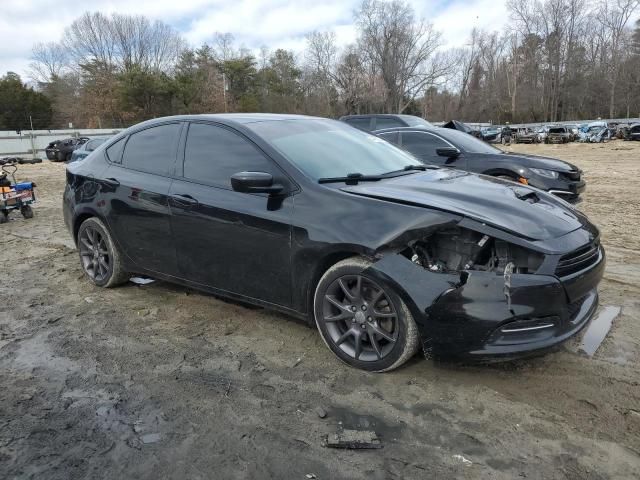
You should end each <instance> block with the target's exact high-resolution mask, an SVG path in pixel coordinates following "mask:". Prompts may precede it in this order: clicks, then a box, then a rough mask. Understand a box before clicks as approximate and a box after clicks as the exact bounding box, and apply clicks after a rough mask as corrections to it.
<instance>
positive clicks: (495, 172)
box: [482, 168, 521, 180]
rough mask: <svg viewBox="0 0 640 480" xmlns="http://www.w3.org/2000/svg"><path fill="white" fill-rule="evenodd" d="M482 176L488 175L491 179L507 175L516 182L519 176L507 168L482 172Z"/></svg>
mask: <svg viewBox="0 0 640 480" xmlns="http://www.w3.org/2000/svg"><path fill="white" fill-rule="evenodd" d="M482 174H483V175H489V176H491V177H497V176H498V175H507V176H509V177H511V178H513V179H514V180H517V179H518V178H519V177H520V176H521V175H520V174H519V173H516V172H514V171H513V170H509V169H508V168H491V169H489V170H486V171H484V172H482Z"/></svg>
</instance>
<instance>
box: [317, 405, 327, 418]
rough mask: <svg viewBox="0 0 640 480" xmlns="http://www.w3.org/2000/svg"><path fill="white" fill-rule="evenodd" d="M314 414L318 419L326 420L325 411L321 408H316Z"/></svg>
mask: <svg viewBox="0 0 640 480" xmlns="http://www.w3.org/2000/svg"><path fill="white" fill-rule="evenodd" d="M316 413H317V414H318V416H319V417H320V418H326V417H327V411H326V410H325V409H324V408H322V407H316Z"/></svg>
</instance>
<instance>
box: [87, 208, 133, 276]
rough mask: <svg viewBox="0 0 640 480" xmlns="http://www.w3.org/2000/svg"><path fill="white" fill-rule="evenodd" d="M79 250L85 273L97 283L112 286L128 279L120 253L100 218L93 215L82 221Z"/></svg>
mask: <svg viewBox="0 0 640 480" xmlns="http://www.w3.org/2000/svg"><path fill="white" fill-rule="evenodd" d="M78 252H79V253H80V264H81V265H82V270H83V271H84V274H85V275H86V276H87V277H88V278H89V280H91V281H92V282H93V283H94V284H95V285H97V286H99V287H106V288H110V287H115V286H117V285H120V284H122V283H125V282H126V281H127V280H128V278H129V275H128V273H127V272H126V271H125V270H124V268H123V264H122V260H121V258H120V253H119V252H118V249H117V248H116V245H115V243H114V242H113V240H112V239H111V235H109V231H108V230H107V227H105V225H104V223H102V221H101V220H100V219H98V218H95V217H91V218H88V219H86V220H85V221H84V222H82V225H80V229H79V230H78Z"/></svg>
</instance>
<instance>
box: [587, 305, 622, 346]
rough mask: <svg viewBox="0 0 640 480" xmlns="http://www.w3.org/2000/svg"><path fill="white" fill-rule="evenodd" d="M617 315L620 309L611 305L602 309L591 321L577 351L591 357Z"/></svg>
mask: <svg viewBox="0 0 640 480" xmlns="http://www.w3.org/2000/svg"><path fill="white" fill-rule="evenodd" d="M618 315H620V307H614V306H611V305H609V306H606V307H604V308H603V309H602V310H601V311H600V313H599V314H598V316H597V317H596V318H594V319H593V320H591V324H590V325H589V327H588V328H587V331H586V332H585V334H584V336H583V337H582V343H581V344H580V347H579V350H580V351H581V352H584V353H586V354H587V355H589V356H590V357H592V356H593V354H594V353H596V351H597V350H598V347H600V344H601V343H602V341H603V340H604V339H605V337H606V336H607V333H609V330H611V324H612V323H613V320H614V319H615V318H616V317H617V316H618Z"/></svg>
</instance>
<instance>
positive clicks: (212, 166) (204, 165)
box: [184, 123, 279, 189]
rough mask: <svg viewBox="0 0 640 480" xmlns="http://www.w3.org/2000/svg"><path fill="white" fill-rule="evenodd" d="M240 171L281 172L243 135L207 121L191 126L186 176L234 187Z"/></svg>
mask: <svg viewBox="0 0 640 480" xmlns="http://www.w3.org/2000/svg"><path fill="white" fill-rule="evenodd" d="M238 172H266V173H270V174H272V175H274V176H276V175H277V174H278V173H279V172H278V170H277V169H276V167H275V166H274V165H273V163H272V162H271V160H269V159H268V158H267V157H265V156H264V154H263V153H262V152H261V151H260V150H258V149H257V148H256V147H255V146H254V145H253V144H251V143H250V142H249V141H248V140H246V139H245V138H243V137H242V136H240V135H238V134H237V133H234V132H232V131H230V130H227V129H226V128H222V127H216V126H214V125H208V124H204V123H193V124H191V126H190V127H189V134H188V135H187V144H186V147H185V152H184V177H185V178H188V179H191V180H195V181H202V182H205V183H210V184H213V185H217V186H220V187H223V188H229V189H230V188H231V176H232V175H233V174H235V173H238Z"/></svg>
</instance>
